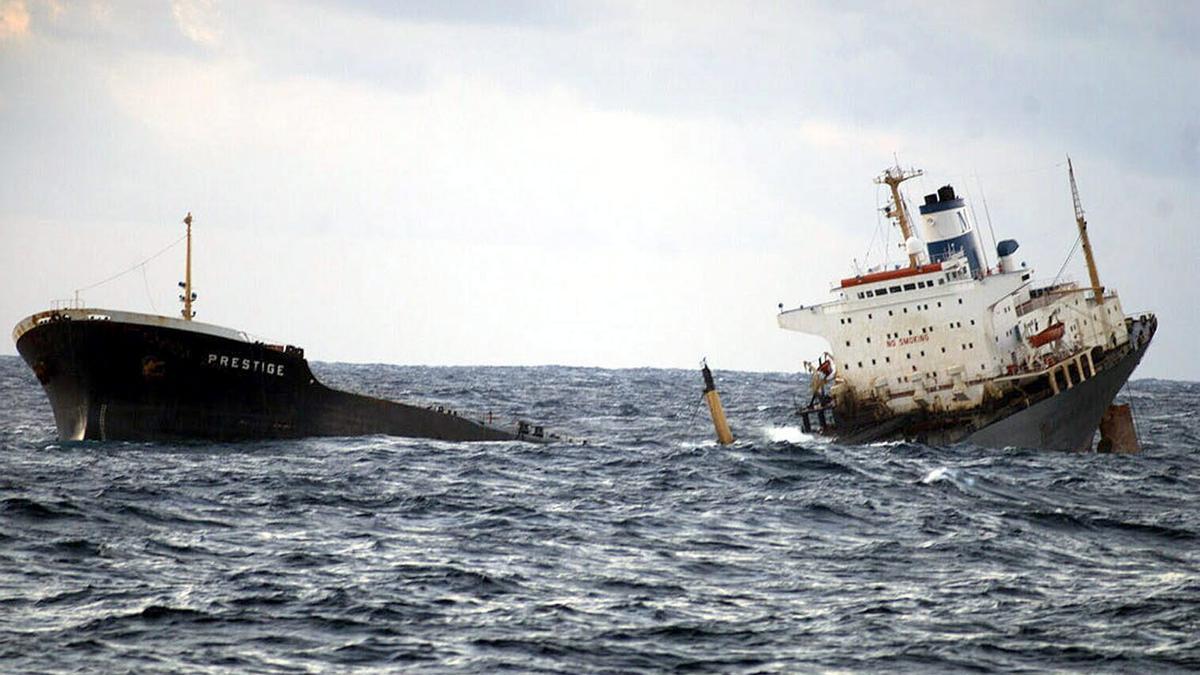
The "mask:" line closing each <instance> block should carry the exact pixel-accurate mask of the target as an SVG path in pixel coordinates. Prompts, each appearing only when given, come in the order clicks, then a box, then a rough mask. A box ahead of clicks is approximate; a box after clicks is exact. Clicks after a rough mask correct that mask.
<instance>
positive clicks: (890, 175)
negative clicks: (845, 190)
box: [875, 155, 925, 267]
mask: <svg viewBox="0 0 1200 675" xmlns="http://www.w3.org/2000/svg"><path fill="white" fill-rule="evenodd" d="M893 157H895V156H894V155H893ZM923 175H925V172H924V171H922V170H920V169H913V168H908V169H901V168H900V160H899V159H897V160H896V166H893V167H890V168H888V169H886V170H884V172H883V175H881V176H879V177H877V178H876V179H875V184H876V185H886V186H888V187H889V188H891V189H892V204H891V207H890V208H889V209H888V210H887V212H886V215H887V217H888V218H895V219H896V224H897V225H899V226H900V234H901V235H903V236H904V244H905V245H907V244H908V240H909V238H910V237H912V236H913V234H912V226H911V225H910V224H909V218H908V208H907V207H906V206H905V205H904V198H903V197H901V196H900V184H901V183H903V182H904V181H906V180H908V179H910V178H916V177H917V176H923ZM908 262H909V264H910V265H911V266H913V267H916V266H917V256H916V254H915V253H910V254H909V255H908Z"/></svg>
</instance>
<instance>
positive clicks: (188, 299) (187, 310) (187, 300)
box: [179, 211, 196, 321]
mask: <svg viewBox="0 0 1200 675" xmlns="http://www.w3.org/2000/svg"><path fill="white" fill-rule="evenodd" d="M183 222H184V223H185V224H186V225H187V265H186V267H184V276H183V281H181V282H179V285H180V286H181V287H182V288H183V295H181V296H179V299H180V300H182V301H183V311H182V312H180V314H182V315H183V319H184V321H191V320H192V317H194V316H196V313H195V312H193V311H192V301H193V300H195V299H196V294H195V293H193V292H192V212H191V211H188V214H187V216H185V217H184V219H183Z"/></svg>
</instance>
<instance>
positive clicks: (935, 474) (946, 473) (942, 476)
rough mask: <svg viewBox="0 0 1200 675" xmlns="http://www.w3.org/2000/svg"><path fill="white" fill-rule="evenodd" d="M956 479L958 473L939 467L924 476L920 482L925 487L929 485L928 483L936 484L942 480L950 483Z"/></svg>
mask: <svg viewBox="0 0 1200 675" xmlns="http://www.w3.org/2000/svg"><path fill="white" fill-rule="evenodd" d="M957 477H958V473H957V472H956V471H955V470H954V469H951V468H949V467H945V466H939V467H938V468H936V469H934V470H933V471H930V472H929V473H927V474H925V477H924V478H922V479H921V482H922V483H923V484H925V485H929V484H930V483H937V482H939V481H943V480H949V481H952V480H954V479H955V478H957Z"/></svg>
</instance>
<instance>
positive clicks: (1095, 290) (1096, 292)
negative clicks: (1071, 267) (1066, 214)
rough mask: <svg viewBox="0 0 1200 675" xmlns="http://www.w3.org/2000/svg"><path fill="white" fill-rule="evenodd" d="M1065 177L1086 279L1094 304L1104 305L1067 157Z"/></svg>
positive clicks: (1073, 176)
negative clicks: (1090, 283)
mask: <svg viewBox="0 0 1200 675" xmlns="http://www.w3.org/2000/svg"><path fill="white" fill-rule="evenodd" d="M1067 175H1068V176H1070V177H1071V199H1072V200H1073V201H1074V202H1075V224H1076V225H1078V226H1079V241H1080V242H1081V243H1082V244H1083V257H1084V259H1085V260H1087V268H1088V277H1090V278H1091V281H1092V295H1093V296H1095V298H1096V304H1098V305H1103V304H1104V287H1103V286H1101V285H1100V274H1099V273H1098V272H1096V258H1095V257H1094V256H1093V255H1092V243H1091V241H1089V240H1088V233H1087V221H1086V220H1084V218H1083V204H1082V203H1080V201H1079V189H1078V188H1077V187H1075V167H1073V166H1071V157H1070V156H1069V155H1068V156H1067Z"/></svg>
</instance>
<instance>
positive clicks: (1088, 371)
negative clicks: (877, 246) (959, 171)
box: [778, 169, 1129, 413]
mask: <svg viewBox="0 0 1200 675" xmlns="http://www.w3.org/2000/svg"><path fill="white" fill-rule="evenodd" d="M911 175H919V174H916V173H915V172H914V173H912V174H909V175H905V174H904V172H901V171H900V170H899V169H896V170H889V172H888V173H886V174H884V178H885V179H890V180H883V179H881V181H880V182H888V184H889V185H892V186H893V191H892V193H893V196H894V197H893V203H892V205H891V206H890V207H889V209H888V214H889V215H890V216H891V217H893V218H895V219H896V220H897V221H898V222H897V224H898V225H900V227H901V231H902V233H903V234H904V235H905V239H906V241H905V250H906V253H907V254H908V255H909V265H908V266H905V267H900V266H896V267H894V268H892V269H885V270H877V271H873V272H871V273H869V274H864V275H860V276H855V277H850V278H847V279H842V280H840V281H839V282H836V283H835V284H834V285H833V287H832V289H831V292H832V293H833V295H834V299H833V300H831V301H829V302H826V303H823V304H819V305H814V306H800V307H797V308H794V309H788V310H781V312H780V314H779V317H778V320H779V325H780V327H782V328H784V329H787V330H794V331H798V332H802V333H808V334H812V335H818V336H820V337H822V338H824V339H825V340H827V341H828V343H829V360H830V361H832V365H833V369H832V370H833V373H834V374H833V377H832V378H831V381H830V384H831V391H830V393H831V395H832V397H833V398H834V400H835V401H836V402H837V403H839V404H843V403H845V402H846V400H851V401H853V402H855V403H856V404H858V403H862V402H871V403H875V404H878V405H881V406H886V408H887V409H889V410H890V411H891V412H893V413H907V412H912V411H915V410H918V409H921V410H929V411H934V412H936V411H943V410H949V411H952V410H965V409H970V408H973V407H976V406H979V405H981V404H983V403H984V402H986V401H987V400H988V399H989V397H990V398H995V399H998V398H1000V397H1001V396H1003V395H1004V394H1005V393H1006V392H1007V391H1009V390H1011V389H1012V387H1014V386H1015V385H1017V384H1018V383H1021V382H1023V381H1028V380H1029V379H1031V378H1040V377H1048V378H1049V380H1050V386H1051V387H1053V388H1054V389H1055V390H1056V391H1057V390H1058V389H1059V388H1063V389H1066V388H1070V387H1072V386H1074V385H1077V384H1079V383H1080V382H1081V381H1083V380H1084V379H1087V378H1090V377H1091V376H1092V375H1094V374H1095V371H1096V365H1095V362H1094V360H1093V357H1094V356H1098V355H1099V354H1101V353H1102V351H1103V350H1109V349H1113V348H1115V347H1118V346H1120V345H1123V344H1125V343H1126V342H1128V340H1129V332H1128V330H1127V328H1126V323H1125V317H1124V316H1123V315H1122V313H1121V306H1120V301H1119V299H1118V298H1117V295H1116V293H1115V292H1112V291H1108V292H1105V291H1104V290H1103V289H1102V288H1099V287H1098V284H1096V285H1095V286H1094V287H1087V288H1080V287H1078V286H1077V285H1076V284H1074V283H1062V284H1051V285H1046V286H1042V287H1038V286H1037V285H1035V283H1034V282H1033V281H1032V276H1033V270H1031V269H1029V268H1027V267H1025V266H1024V265H1023V264H1022V265H1019V266H1018V265H1017V264H1016V263H1015V258H1014V255H1015V252H1016V250H1017V243H1016V242H1015V241H1013V240H1005V241H1002V242H1000V243H999V245H998V246H997V251H996V253H997V256H996V259H997V265H996V266H995V267H990V266H988V264H987V262H986V259H985V258H984V257H983V255H982V251H983V249H982V247H981V246H980V243H979V238H978V236H977V234H976V229H975V226H974V223H973V222H972V219H971V217H970V214H969V212H968V209H967V208H966V204H965V202H964V200H963V199H962V198H961V197H959V196H957V195H956V194H955V193H954V190H953V188H951V187H950V186H945V187H942V188H941V189H939V190H938V191H937V193H935V194H930V195H927V196H926V197H925V203H924V204H923V205H922V206H921V208H920V214H921V220H920V226H921V235H922V236H921V238H917V237H916V236H913V234H912V233H911V231H910V230H909V224H908V222H907V220H908V218H907V216H908V213H907V208H906V207H905V205H904V204H903V199H902V198H900V196H899V191H898V189H897V188H896V186H898V184H899V183H900V182H902V181H903V180H905V179H906V178H907V177H911ZM1073 183H1074V179H1073V177H1072V184H1073ZM1079 218H1080V220H1081V222H1082V213H1081V212H1080V215H1079ZM1083 227H1085V225H1081V231H1082V228H1083ZM1089 251H1090V249H1089ZM1089 258H1090V253H1089ZM1089 266H1091V261H1090V260H1089ZM1093 278H1094V277H1093ZM1096 348H1100V351H1097V350H1096ZM827 370H828V368H827Z"/></svg>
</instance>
